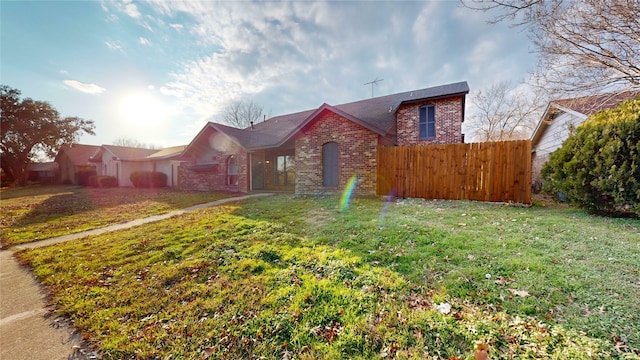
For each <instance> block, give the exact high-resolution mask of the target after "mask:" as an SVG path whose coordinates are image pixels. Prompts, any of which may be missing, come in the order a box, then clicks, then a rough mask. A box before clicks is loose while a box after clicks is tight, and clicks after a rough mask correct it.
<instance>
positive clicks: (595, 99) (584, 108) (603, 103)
mask: <svg viewBox="0 0 640 360" xmlns="http://www.w3.org/2000/svg"><path fill="white" fill-rule="evenodd" d="M638 96H640V91H623V92H617V93H606V94H599V95H592V96H583V97H579V98H573V99H561V100H555V101H551V102H549V104H548V105H547V108H546V109H545V111H544V113H543V114H542V117H541V118H540V121H539V122H538V125H536V128H535V130H534V131H533V134H531V144H532V145H533V146H534V147H535V145H536V144H537V143H538V141H540V139H541V138H542V136H543V135H544V133H545V131H546V130H547V128H548V127H549V124H550V123H551V122H552V121H553V119H554V118H555V117H556V116H557V115H558V114H559V113H560V112H565V113H568V114H571V115H573V116H575V117H576V118H578V119H581V120H585V119H586V118H587V117H589V116H590V115H593V114H595V113H596V112H598V111H600V110H604V109H610V108H613V107H616V106H617V105H618V104H619V103H621V102H623V101H625V100H628V99H633V98H636V97H638Z"/></svg>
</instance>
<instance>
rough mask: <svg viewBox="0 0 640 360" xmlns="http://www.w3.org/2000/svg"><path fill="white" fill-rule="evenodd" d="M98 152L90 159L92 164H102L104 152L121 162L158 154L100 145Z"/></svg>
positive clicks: (152, 151)
mask: <svg viewBox="0 0 640 360" xmlns="http://www.w3.org/2000/svg"><path fill="white" fill-rule="evenodd" d="M99 149H100V150H99V151H98V152H96V153H95V155H93V157H92V158H91V161H92V162H102V155H103V154H104V153H105V152H106V153H109V154H111V156H113V157H114V158H115V160H121V161H139V160H140V159H142V158H146V157H147V156H149V155H151V154H153V153H156V152H158V150H154V149H143V148H135V147H128V146H116V145H102V146H100V148H99Z"/></svg>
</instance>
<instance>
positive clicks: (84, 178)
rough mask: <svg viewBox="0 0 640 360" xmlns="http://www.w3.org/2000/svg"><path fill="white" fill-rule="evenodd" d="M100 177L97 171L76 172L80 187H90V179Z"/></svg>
mask: <svg viewBox="0 0 640 360" xmlns="http://www.w3.org/2000/svg"><path fill="white" fill-rule="evenodd" d="M96 175H98V174H97V173H96V171H95V170H79V171H78V172H76V179H77V180H78V185H82V186H90V185H91V184H90V183H89V178H90V177H92V176H96Z"/></svg>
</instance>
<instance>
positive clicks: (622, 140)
mask: <svg viewBox="0 0 640 360" xmlns="http://www.w3.org/2000/svg"><path fill="white" fill-rule="evenodd" d="M542 176H543V178H544V181H545V182H544V190H545V191H546V192H550V193H556V192H562V193H563V194H564V195H565V196H566V197H567V199H568V200H569V201H570V202H572V203H574V204H576V205H578V206H580V207H583V208H585V209H587V210H589V211H591V212H596V213H609V214H616V213H618V214H619V213H631V212H635V214H636V215H637V216H640V97H639V98H637V99H635V100H627V101H625V102H622V103H621V104H619V105H618V106H617V107H616V108H613V109H608V110H602V111H599V112H597V113H596V114H595V115H592V116H591V117H589V119H587V121H585V122H584V123H582V125H580V126H578V128H577V129H576V131H575V133H574V134H572V135H571V136H569V138H567V140H566V141H565V142H564V143H563V144H562V147H561V148H560V149H558V150H557V151H556V152H554V153H553V154H552V155H551V158H550V160H549V161H548V162H547V163H546V164H545V166H544V167H543V169H542Z"/></svg>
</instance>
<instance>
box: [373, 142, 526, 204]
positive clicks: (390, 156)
mask: <svg viewBox="0 0 640 360" xmlns="http://www.w3.org/2000/svg"><path fill="white" fill-rule="evenodd" d="M377 160H378V181H377V191H378V194H379V195H388V194H394V195H395V196H400V197H421V198H429V199H452V200H460V199H467V200H478V201H512V202H518V203H526V204H530V203H531V141H529V140H519V141H503V142H490V143H471V144H448V145H426V146H381V147H379V148H378V156H377Z"/></svg>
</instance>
